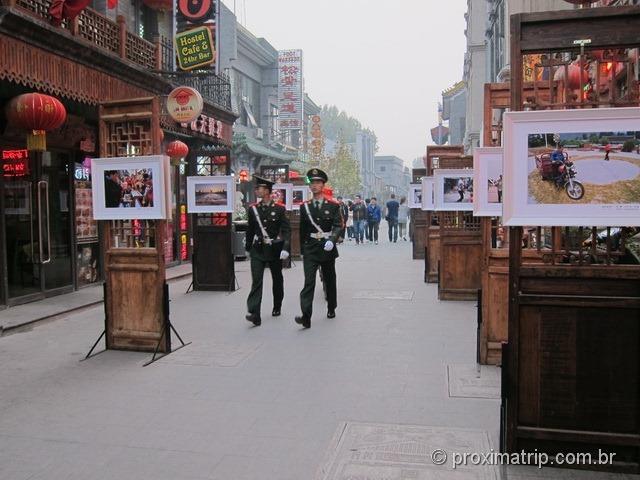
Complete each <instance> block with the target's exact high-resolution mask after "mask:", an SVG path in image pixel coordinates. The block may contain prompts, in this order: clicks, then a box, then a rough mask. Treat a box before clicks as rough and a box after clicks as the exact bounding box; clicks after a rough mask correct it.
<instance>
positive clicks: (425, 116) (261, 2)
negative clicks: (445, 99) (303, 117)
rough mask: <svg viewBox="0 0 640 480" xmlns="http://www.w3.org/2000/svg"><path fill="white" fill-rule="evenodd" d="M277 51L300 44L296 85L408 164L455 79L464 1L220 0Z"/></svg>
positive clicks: (426, 140)
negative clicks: (301, 66) (299, 76)
mask: <svg viewBox="0 0 640 480" xmlns="http://www.w3.org/2000/svg"><path fill="white" fill-rule="evenodd" d="M223 3H224V4H225V5H227V7H228V8H229V9H231V10H232V11H233V9H234V3H235V7H236V16H237V18H238V21H239V22H240V23H242V24H243V25H244V26H245V27H246V28H248V29H249V31H250V32H251V33H253V34H254V35H255V36H257V37H264V38H265V39H266V40H267V41H268V42H269V43H271V45H273V47H274V48H276V49H277V50H288V49H302V50H303V52H304V54H303V55H304V57H303V62H304V79H305V91H306V93H307V94H308V95H309V96H310V97H311V99H312V100H313V101H314V102H315V103H316V104H318V105H320V106H322V105H324V104H329V105H335V106H336V107H338V108H339V109H340V110H344V111H346V112H347V113H348V114H349V115H351V116H352V117H355V118H357V119H358V120H359V121H360V122H361V123H362V124H363V125H364V126H365V127H368V128H371V129H372V130H374V131H375V132H376V135H377V137H378V146H379V151H378V155H396V156H397V157H400V158H401V159H403V160H404V162H405V164H406V165H407V166H409V167H411V163H412V161H413V159H414V158H416V157H422V156H423V155H424V154H425V151H426V146H427V145H428V144H432V143H433V142H432V140H431V135H430V133H429V130H430V129H431V128H433V127H435V126H436V125H437V123H438V102H440V101H442V91H443V90H445V89H447V88H449V87H450V86H452V85H453V84H455V83H456V82H458V81H460V80H462V71H463V62H464V53H465V48H466V40H465V36H464V29H465V20H464V13H465V11H466V4H467V2H466V0H447V1H439V0H395V1H389V0H323V1H318V0H268V1H265V0H235V1H234V0H223Z"/></svg>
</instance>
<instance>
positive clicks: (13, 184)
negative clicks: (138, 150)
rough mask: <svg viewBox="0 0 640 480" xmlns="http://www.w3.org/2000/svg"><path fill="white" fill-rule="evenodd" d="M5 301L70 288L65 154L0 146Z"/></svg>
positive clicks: (67, 163) (68, 177) (68, 183)
mask: <svg viewBox="0 0 640 480" xmlns="http://www.w3.org/2000/svg"><path fill="white" fill-rule="evenodd" d="M2 155H3V180H4V181H3V184H4V188H3V200H4V202H3V205H4V240H5V265H6V270H5V271H6V276H5V278H6V280H7V282H6V292H5V293H6V295H7V303H8V304H9V305H15V304H19V303H26V302H29V301H33V300H37V299H38V298H44V297H46V296H49V295H53V294H56V293H63V291H67V290H68V291H71V290H72V289H73V266H72V264H73V261H72V260H73V258H72V245H73V244H72V237H71V227H72V225H71V213H72V212H71V195H70V192H71V175H70V171H71V166H72V165H73V163H72V161H71V159H70V157H69V155H68V154H66V153H60V152H27V151H26V150H3V151H2Z"/></svg>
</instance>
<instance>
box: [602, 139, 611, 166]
mask: <svg viewBox="0 0 640 480" xmlns="http://www.w3.org/2000/svg"><path fill="white" fill-rule="evenodd" d="M609 152H611V144H610V143H607V144H606V145H605V146H604V159H605V160H606V161H607V162H608V161H609Z"/></svg>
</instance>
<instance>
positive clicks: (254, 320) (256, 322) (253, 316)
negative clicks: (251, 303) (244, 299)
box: [244, 313, 262, 327]
mask: <svg viewBox="0 0 640 480" xmlns="http://www.w3.org/2000/svg"><path fill="white" fill-rule="evenodd" d="M244 318H246V319H247V321H248V322H251V323H253V324H254V325H255V326H256V327H259V326H260V325H261V324H262V319H261V318H260V315H256V314H255V313H250V314H248V315H245V317H244Z"/></svg>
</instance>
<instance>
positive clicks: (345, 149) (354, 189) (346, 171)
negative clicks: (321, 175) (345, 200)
mask: <svg viewBox="0 0 640 480" xmlns="http://www.w3.org/2000/svg"><path fill="white" fill-rule="evenodd" d="M321 168H322V169H323V170H325V171H326V172H327V175H328V176H329V185H330V186H331V188H333V194H334V196H336V197H337V196H338V195H341V196H343V197H352V196H353V195H355V194H356V193H358V192H360V191H361V190H362V178H360V166H359V165H358V161H357V160H356V159H355V156H354V154H353V152H352V151H351V147H349V145H347V143H346V142H345V140H344V139H343V138H341V137H339V138H338V144H337V145H336V153H335V155H333V156H327V157H324V158H323V159H322V161H321Z"/></svg>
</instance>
